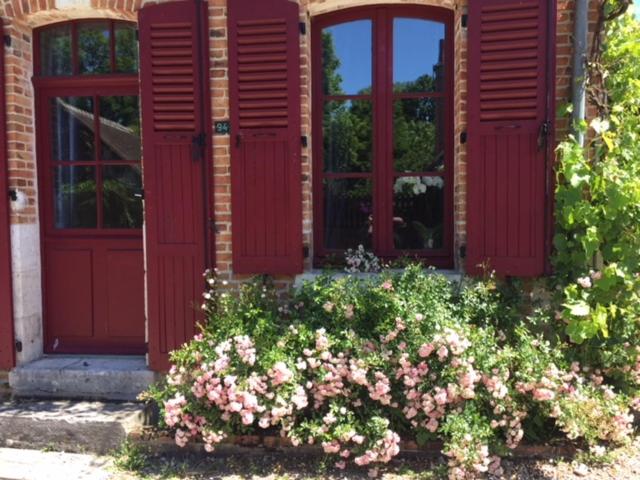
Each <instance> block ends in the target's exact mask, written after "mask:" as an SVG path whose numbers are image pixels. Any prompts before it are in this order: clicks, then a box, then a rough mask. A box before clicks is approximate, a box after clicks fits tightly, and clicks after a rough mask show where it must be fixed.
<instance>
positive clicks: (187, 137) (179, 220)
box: [139, 1, 210, 370]
mask: <svg viewBox="0 0 640 480" xmlns="http://www.w3.org/2000/svg"><path fill="white" fill-rule="evenodd" d="M139 18H140V49H141V50H140V51H141V55H140V57H141V69H140V78H141V91H142V120H143V122H142V124H143V150H144V155H143V167H144V181H145V222H146V224H145V225H146V256H147V297H148V299H147V315H148V327H149V337H148V339H149V359H150V365H151V367H152V368H154V369H155V370H165V369H167V368H168V366H169V362H168V353H169V352H170V351H172V350H174V349H176V348H178V347H179V346H180V345H182V344H183V343H184V342H185V341H187V340H189V339H190V338H191V337H192V336H193V335H194V334H195V333H196V323H197V322H198V321H200V320H202V315H201V314H200V313H199V309H198V306H199V304H200V302H199V300H200V295H201V292H202V272H203V271H204V269H205V268H206V266H207V255H208V252H207V245H206V238H207V233H206V230H207V228H206V223H207V218H206V214H207V198H208V191H207V190H208V189H207V184H208V182H207V181H206V175H207V172H208V171H209V169H208V166H207V163H208V162H207V161H206V160H205V158H207V156H206V154H205V152H200V151H199V150H200V149H199V148H198V147H195V146H194V145H193V140H194V137H195V136H197V135H199V134H205V133H206V134H207V138H208V136H209V135H210V131H209V130H208V120H207V116H208V115H207V114H206V112H208V111H209V106H208V104H209V95H208V94H206V93H205V92H206V88H205V86H206V83H205V78H206V75H207V69H206V65H207V64H206V61H205V60H204V55H205V54H206V52H207V48H206V47H207V45H208V38H207V35H206V33H207V31H208V29H207V26H206V20H207V14H206V3H204V2H195V1H180V2H170V3H163V4H159V5H151V6H147V7H144V8H143V9H141V10H140V17H139ZM203 106H205V107H204V108H203Z"/></svg>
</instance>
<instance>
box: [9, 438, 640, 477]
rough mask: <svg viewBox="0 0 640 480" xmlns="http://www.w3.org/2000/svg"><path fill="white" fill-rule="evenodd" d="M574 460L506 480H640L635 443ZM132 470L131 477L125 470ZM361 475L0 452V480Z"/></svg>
mask: <svg viewBox="0 0 640 480" xmlns="http://www.w3.org/2000/svg"><path fill="white" fill-rule="evenodd" d="M585 461H586V460H585V459H584V458H581V457H580V455H578V457H577V458H575V459H573V460H571V459H556V460H506V461H505V462H504V466H505V475H504V477H502V478H505V479H509V480H583V479H587V480H611V479H615V480H640V439H638V440H637V441H636V442H635V443H634V444H633V445H630V446H628V447H625V448H623V449H620V450H618V451H616V452H614V454H613V455H612V460H611V462H610V463H608V464H605V465H594V464H589V465H587V464H585V463H584V462H585ZM127 466H134V467H135V472H130V471H126V468H125V467H127ZM445 472H446V469H445V468H444V464H443V460H441V459H433V460H425V459H424V458H422V459H411V458H405V459H399V460H395V461H394V462H392V463H391V464H390V465H389V466H388V467H387V468H386V469H385V471H381V472H380V473H381V475H380V478H382V479H384V480H437V479H440V478H446V474H445ZM365 478H368V477H367V473H366V471H362V470H347V471H346V472H339V471H336V470H334V469H332V468H327V466H326V465H324V464H323V462H322V460H320V459H318V458H317V457H302V456H292V455H288V456H283V455H282V454H277V453H274V454H270V453H267V454H250V455H243V456H229V457H224V458H222V457H212V456H209V457H202V456H193V455H191V456H189V455H186V456H184V457H180V458H172V457H165V456H148V455H145V454H144V453H143V452H140V451H137V450H129V451H127V452H125V453H124V454H123V453H120V454H118V455H116V456H115V457H113V458H109V457H95V456H92V455H79V454H65V453H57V452H40V451H34V450H15V449H0V480H57V479H60V480H84V479H87V480H89V479H91V480H140V479H148V480H161V479H167V480H169V479H175V480H187V479H188V480H324V479H331V480H333V479H335V480H338V479H365Z"/></svg>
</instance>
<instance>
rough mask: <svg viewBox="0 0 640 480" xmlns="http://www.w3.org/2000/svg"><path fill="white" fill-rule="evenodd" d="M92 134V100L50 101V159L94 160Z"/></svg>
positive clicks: (84, 98)
mask: <svg viewBox="0 0 640 480" xmlns="http://www.w3.org/2000/svg"><path fill="white" fill-rule="evenodd" d="M94 130H95V128H94V123H93V98H92V97H54V98H52V99H51V158H53V159H54V160H65V161H74V160H84V161H92V160H94V159H95V155H94V152H95V145H94V143H95V139H94Z"/></svg>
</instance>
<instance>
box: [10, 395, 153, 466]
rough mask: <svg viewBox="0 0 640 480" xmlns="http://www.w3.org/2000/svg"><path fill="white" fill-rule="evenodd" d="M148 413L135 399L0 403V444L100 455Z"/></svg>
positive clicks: (146, 420) (137, 426)
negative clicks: (124, 401) (131, 401)
mask: <svg viewBox="0 0 640 480" xmlns="http://www.w3.org/2000/svg"><path fill="white" fill-rule="evenodd" d="M151 414H152V413H151V412H150V409H149V408H148V407H146V406H145V405H143V404H139V403H103V402H72V401H12V402H6V403H0V446H2V447H13V448H26V449H38V450H40V449H51V450H55V451H64V452H71V453H96V454H99V455H104V454H107V453H109V452H111V451H113V450H114V449H116V448H118V447H119V446H120V445H121V444H122V442H123V441H125V440H126V438H127V436H128V435H129V434H130V433H131V432H133V431H136V430H140V429H141V428H142V427H143V426H144V425H146V424H148V423H149V419H150V417H151Z"/></svg>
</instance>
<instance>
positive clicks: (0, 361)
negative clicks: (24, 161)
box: [0, 22, 15, 370]
mask: <svg viewBox="0 0 640 480" xmlns="http://www.w3.org/2000/svg"><path fill="white" fill-rule="evenodd" d="M3 33H4V29H3V26H2V22H0V38H1V37H2V36H3ZM0 78H4V48H3V49H2V52H0ZM5 105H6V102H5V91H4V82H2V84H1V85H0V370H10V369H12V368H13V367H14V366H15V351H14V337H13V288H12V282H11V238H10V234H9V197H8V196H7V192H8V190H9V185H8V179H7V175H8V172H9V169H8V165H7V136H6V135H7V132H6V125H7V120H6V117H7V116H6V111H5Z"/></svg>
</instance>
